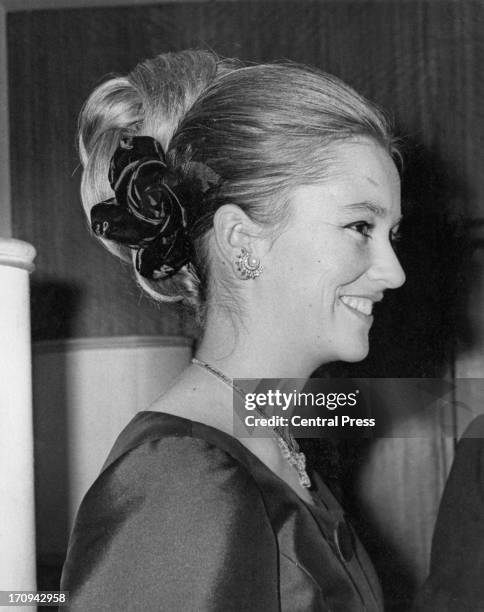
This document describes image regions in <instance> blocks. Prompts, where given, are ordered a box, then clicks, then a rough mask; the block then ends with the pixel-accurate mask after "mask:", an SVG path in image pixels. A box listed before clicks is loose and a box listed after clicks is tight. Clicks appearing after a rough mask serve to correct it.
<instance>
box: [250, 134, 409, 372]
mask: <svg viewBox="0 0 484 612" xmlns="http://www.w3.org/2000/svg"><path fill="white" fill-rule="evenodd" d="M291 205H292V216H291V220H290V222H289V224H288V226H287V228H286V229H285V231H284V232H283V234H281V235H280V236H279V237H278V238H277V239H276V240H275V242H274V244H273V247H272V248H271V249H270V251H269V253H268V257H267V259H266V260H265V261H264V264H265V272H264V277H263V278H261V282H260V284H259V289H260V290H261V293H262V290H263V289H267V294H266V293H265V291H264V294H266V295H267V299H270V300H271V303H272V304H273V305H274V304H276V305H277V319H278V329H280V330H281V334H283V335H284V341H285V342H287V341H289V342H290V344H291V346H292V347H293V352H294V354H297V355H298V356H301V358H303V359H304V358H305V357H307V358H308V360H310V363H311V366H314V368H316V367H318V365H320V364H321V363H323V362H328V361H335V360H343V361H359V360H360V359H363V358H364V357H366V355H367V353H368V350H369V340H368V332H369V330H370V327H371V325H372V323H373V306H374V304H375V303H376V302H379V301H380V300H381V299H382V298H383V293H384V291H385V290H386V289H393V288H397V287H399V286H400V285H401V284H402V283H403V282H404V280H405V275H404V273H403V270H402V268H401V266H400V264H399V262H398V259H397V257H396V255H395V252H394V250H393V244H392V240H393V238H394V237H395V234H396V232H397V228H398V224H399V222H400V217H401V215H400V179H399V176H398V172H397V170H396V168H395V165H394V163H393V161H392V159H391V157H390V156H389V155H388V153H387V152H386V151H384V150H383V149H382V148H381V147H380V146H378V145H377V144H376V143H374V142H373V141H370V140H365V139H359V140H355V141H351V142H348V141H346V142H344V143H340V144H338V145H335V147H334V160H333V165H332V173H331V175H330V176H329V177H328V178H326V180H324V181H322V182H321V183H320V184H316V185H308V186H302V187H299V188H297V189H295V191H294V193H293V196H292V198H291ZM261 310H263V311H269V310H270V311H272V309H269V308H268V307H267V306H265V307H264V306H262V305H261ZM269 328H270V329H271V333H270V337H268V339H267V343H268V345H269V343H270V342H271V341H273V339H274V338H275V334H274V327H273V326H271V327H270V326H269V324H268V323H267V322H266V329H269ZM262 333H263V332H262Z"/></svg>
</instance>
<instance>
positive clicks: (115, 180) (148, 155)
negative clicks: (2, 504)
mask: <svg viewBox="0 0 484 612" xmlns="http://www.w3.org/2000/svg"><path fill="white" fill-rule="evenodd" d="M109 183H110V184H111V187H112V189H113V191H114V194H115V195H114V198H110V199H109V200H105V201H104V202H100V203H99V204H96V205H95V206H93V208H92V210H91V227H92V230H93V232H94V233H95V234H96V235H97V236H99V237H101V238H105V239H107V240H113V241H115V242H118V243H119V244H122V245H125V246H128V247H130V248H132V249H138V250H137V253H136V269H137V270H138V272H139V273H140V274H141V275H142V276H144V277H146V278H149V279H162V278H167V277H168V276H172V275H173V274H175V273H176V272H177V271H178V270H179V269H180V268H181V267H182V266H184V265H185V264H186V263H188V261H189V260H190V257H191V243H190V240H189V238H188V236H187V232H186V227H187V216H186V211H185V209H184V207H183V205H182V204H181V202H180V199H179V197H178V195H177V187H178V184H179V179H178V177H177V176H176V175H175V174H173V173H172V172H170V170H169V169H168V166H167V163H166V160H165V154H164V152H163V149H162V147H161V145H160V143H159V142H158V141H157V140H155V139H154V138H151V136H133V137H126V138H123V139H122V140H121V142H120V145H119V147H118V148H117V149H116V151H115V153H114V155H113V157H112V159H111V164H110V167H109Z"/></svg>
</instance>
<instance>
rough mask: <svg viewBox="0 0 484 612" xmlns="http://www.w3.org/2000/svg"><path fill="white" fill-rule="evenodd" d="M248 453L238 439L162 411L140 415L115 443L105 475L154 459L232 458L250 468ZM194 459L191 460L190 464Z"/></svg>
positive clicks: (186, 460) (177, 460)
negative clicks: (134, 461)
mask: <svg viewBox="0 0 484 612" xmlns="http://www.w3.org/2000/svg"><path fill="white" fill-rule="evenodd" d="M248 454H249V453H248V451H247V450H246V449H245V447H243V446H242V445H241V444H240V442H239V441H238V440H237V439H235V438H234V437H232V436H230V435H228V434H226V433H225V432H223V431H221V430H219V429H216V428H214V427H211V426H210V425H206V424H204V423H201V422H197V421H192V420H190V419H187V418H184V417H181V416H178V415H174V414H169V413H164V412H158V411H150V410H148V411H142V412H138V413H137V414H136V415H135V416H134V417H133V419H132V420H131V421H130V422H129V423H128V424H127V425H126V427H125V428H124V429H123V431H122V432H121V433H120V434H119V436H118V438H117V440H116V441H115V443H114V445H113V447H112V449H111V451H110V453H109V455H108V457H107V459H106V461H105V463H104V466H103V468H102V472H103V471H105V470H106V469H109V468H110V466H112V465H114V464H116V463H119V462H120V461H123V459H130V458H131V457H133V458H135V459H137V460H138V461H146V460H148V459H149V458H150V457H151V458H152V459H153V460H154V461H155V462H156V461H162V462H163V465H164V466H165V469H166V468H167V467H168V464H173V463H175V464H178V463H181V466H183V465H186V464H187V463H188V462H190V465H192V463H191V462H192V461H193V459H194V458H196V459H197V460H199V461H202V462H204V461H209V460H210V461H211V462H213V461H221V462H223V464H224V465H228V464H229V463H230V460H229V458H230V457H231V458H232V459H234V460H235V461H236V462H238V463H240V464H241V465H243V466H245V467H249V464H250V460H249V457H248ZM188 460H190V461H188Z"/></svg>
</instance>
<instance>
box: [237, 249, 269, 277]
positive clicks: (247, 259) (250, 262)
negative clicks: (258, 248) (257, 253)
mask: <svg viewBox="0 0 484 612" xmlns="http://www.w3.org/2000/svg"><path fill="white" fill-rule="evenodd" d="M236 264H237V270H238V271H239V272H240V275H241V276H242V278H243V279H244V280H247V279H249V278H257V277H258V276H260V273H261V272H262V269H263V268H262V266H261V263H260V261H259V260H258V259H257V257H251V256H250V253H249V251H247V249H244V248H243V249H242V251H241V253H240V255H238V256H237V261H236Z"/></svg>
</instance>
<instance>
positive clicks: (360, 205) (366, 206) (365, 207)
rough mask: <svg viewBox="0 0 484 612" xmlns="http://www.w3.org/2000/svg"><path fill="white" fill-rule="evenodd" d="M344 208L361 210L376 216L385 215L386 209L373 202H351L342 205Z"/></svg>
mask: <svg viewBox="0 0 484 612" xmlns="http://www.w3.org/2000/svg"><path fill="white" fill-rule="evenodd" d="M344 208H345V209H346V210H362V211H366V212H371V213H373V214H374V215H375V216H376V217H386V216H387V214H388V210H387V209H386V208H384V207H383V206H379V205H378V204H375V203H374V202H355V203H353V204H346V205H345V206H344Z"/></svg>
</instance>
